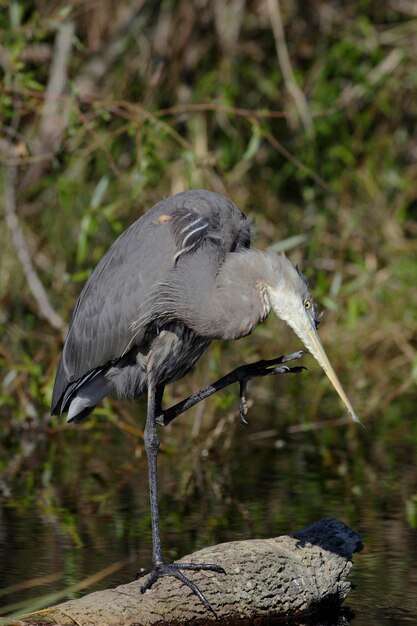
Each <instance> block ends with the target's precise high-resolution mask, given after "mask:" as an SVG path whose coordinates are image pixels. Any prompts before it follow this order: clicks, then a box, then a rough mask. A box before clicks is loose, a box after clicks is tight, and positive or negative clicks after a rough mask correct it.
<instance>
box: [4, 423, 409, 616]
mask: <svg viewBox="0 0 417 626" xmlns="http://www.w3.org/2000/svg"><path fill="white" fill-rule="evenodd" d="M411 419H412V418H410V420H409V421H408V422H407V420H405V422H404V423H403V425H402V429H403V430H402V435H401V436H399V435H398V434H396V431H395V429H394V430H393V432H392V433H391V437H392V438H391V440H390V439H389V437H388V435H387V436H386V437H385V443H384V444H381V443H379V444H376V443H375V441H376V440H377V439H376V433H375V432H373V429H372V427H369V426H368V428H367V429H366V430H365V429H360V430H358V429H357V428H356V427H352V426H344V425H341V426H333V427H331V428H320V429H317V430H315V431H310V432H299V433H291V432H288V429H282V430H280V431H276V430H274V429H272V430H271V424H270V423H268V421H267V422H266V426H267V427H268V428H265V429H260V428H259V425H258V421H257V415H256V411H255V412H254V414H253V415H251V421H250V424H249V426H248V427H246V428H242V427H241V426H240V425H236V424H232V423H230V422H228V421H227V420H226V422H225V423H224V424H223V425H222V424H221V423H219V426H218V432H217V434H216V435H215V436H214V439H215V441H213V440H212V441H210V440H207V441H204V439H202V438H197V439H196V443H195V444H194V446H191V445H190V441H191V432H190V430H191V427H190V423H188V424H186V425H180V426H179V430H177V431H175V430H173V428H175V426H174V427H173V428H171V431H168V432H167V433H165V435H164V434H163V436H162V438H163V443H164V450H163V452H162V453H161V455H160V505H161V518H162V535H163V544H164V549H165V554H166V556H167V557H169V558H176V557H180V556H182V555H184V554H186V553H188V552H191V551H193V550H195V549H197V548H200V547H203V546H205V545H209V544H213V543H217V542H221V541H227V540H233V539H246V538H254V537H269V536H277V535H279V534H282V533H285V532H289V531H294V530H296V529H298V528H301V527H303V526H305V525H307V524H309V523H310V522H313V521H315V520H317V519H319V518H321V517H328V516H334V517H337V518H339V519H342V520H343V521H344V522H346V523H347V524H349V525H350V526H351V527H352V528H354V529H355V530H357V531H358V532H360V533H361V535H362V537H363V542H364V550H363V551H362V552H361V553H360V554H358V555H356V557H355V565H354V568H353V571H352V574H351V580H352V581H353V582H354V583H355V585H356V588H355V590H354V591H353V592H352V593H351V594H350V596H349V597H348V599H347V601H346V603H345V604H346V606H347V607H349V608H350V609H351V611H352V614H351V615H352V616H351V623H352V624H354V626H365V625H374V624H375V625H381V626H382V625H383V626H385V625H391V624H396V625H401V624H407V625H408V624H417V535H416V532H417V531H416V530H415V528H414V527H413V526H414V522H415V519H414V509H413V506H414V505H413V503H414V499H413V497H414V494H415V493H417V475H416V474H417V469H416V463H415V453H414V450H415V446H414V435H415V434H414V432H412V428H413V426H412V421H411ZM261 421H262V420H261ZM264 424H265V420H264ZM176 426H177V425H176ZM178 433H179V434H178ZM174 442H175V447H174ZM399 442H400V443H399ZM206 444H207V445H206ZM135 455H136V457H137V458H136V459H134V457H135ZM35 458H36V460H32V461H31V458H30V455H29V458H28V459H26V461H25V463H24V464H23V465H22V472H21V474H20V475H19V480H18V481H17V483H18V486H14V487H13V489H12V490H11V492H10V493H9V494H8V497H7V498H4V499H3V505H2V507H0V514H1V517H0V589H2V590H4V589H6V588H7V589H8V592H7V593H6V594H4V591H3V592H1V591H0V593H1V594H2V595H1V596H0V605H1V606H3V607H5V606H6V605H10V604H14V603H19V602H22V601H25V602H26V603H27V605H28V606H30V605H31V602H32V601H33V599H38V598H39V597H40V596H42V595H43V594H47V593H52V592H57V591H60V590H63V589H67V588H68V587H70V586H71V585H74V584H76V583H78V582H79V581H81V580H83V579H85V578H86V577H88V576H90V575H93V574H95V573H97V572H99V571H100V570H102V569H103V568H106V567H107V566H109V565H112V564H115V563H117V562H119V561H124V560H126V559H130V562H126V563H124V565H120V567H119V568H118V569H116V571H113V572H112V573H111V574H110V575H108V576H106V577H104V578H101V579H100V580H98V581H96V582H95V583H94V584H92V585H91V586H88V591H91V590H95V589H100V588H104V587H109V586H115V585H117V584H120V583H124V582H128V581H129V580H131V579H132V577H133V575H134V573H135V571H136V569H137V567H138V566H146V565H148V564H149V562H150V555H151V552H150V546H151V540H150V529H149V511H148V491H147V484H146V466H145V460H144V458H143V449H142V442H141V440H140V438H135V437H130V436H127V435H126V434H125V432H124V431H122V430H120V429H118V428H117V427H116V426H115V425H114V424H108V423H107V424H104V425H103V422H100V424H99V426H98V427H97V428H95V429H94V430H93V429H91V430H88V429H86V430H84V429H80V428H79V429H78V430H77V431H75V432H68V431H61V430H58V432H57V433H55V434H54V433H52V434H51V433H49V434H48V435H47V436H46V435H45V438H44V440H41V441H40V442H38V444H37V445H36V446H35ZM39 458H41V459H42V462H41V463H40V462H39ZM32 484H33V485H32ZM54 574H55V575H56V579H54V580H50V581H49V582H48V581H45V582H43V584H38V585H37V586H36V587H32V588H29V589H26V590H24V589H20V590H19V589H15V590H13V586H14V585H17V584H20V583H22V581H29V580H31V579H33V578H37V577H43V576H47V575H54ZM85 592H86V591H74V592H70V593H68V594H67V595H66V596H64V597H62V598H61V601H62V600H64V599H66V598H67V597H77V596H79V595H82V593H85Z"/></svg>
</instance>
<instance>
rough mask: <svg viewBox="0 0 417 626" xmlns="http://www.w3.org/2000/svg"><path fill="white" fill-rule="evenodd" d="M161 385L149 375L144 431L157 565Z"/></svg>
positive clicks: (159, 556) (158, 543)
mask: <svg viewBox="0 0 417 626" xmlns="http://www.w3.org/2000/svg"><path fill="white" fill-rule="evenodd" d="M162 394H163V387H162V388H157V387H156V386H155V384H154V383H153V381H152V379H151V377H150V380H149V386H148V412H147V416H146V425H145V432H144V442H145V451H146V457H147V460H148V480H149V498H150V505H151V524H152V565H153V567H154V568H155V567H157V566H158V565H159V564H160V563H162V562H163V561H162V549H161V533H160V530H159V510H158V468H157V459H158V451H159V443H160V440H159V435H158V433H157V431H156V428H155V417H156V407H157V402H158V403H159V404H160V402H161V400H162Z"/></svg>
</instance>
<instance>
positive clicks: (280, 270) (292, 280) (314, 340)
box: [266, 252, 359, 422]
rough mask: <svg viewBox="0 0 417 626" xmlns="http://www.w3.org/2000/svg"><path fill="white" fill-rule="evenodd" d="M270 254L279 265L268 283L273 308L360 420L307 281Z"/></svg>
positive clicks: (350, 410)
mask: <svg viewBox="0 0 417 626" xmlns="http://www.w3.org/2000/svg"><path fill="white" fill-rule="evenodd" d="M269 254H270V255H271V261H272V263H273V264H274V265H277V267H276V268H275V271H274V272H273V273H274V281H273V282H272V283H271V284H269V285H266V288H267V292H268V298H269V301H270V304H271V307H272V309H273V311H274V312H275V313H276V315H277V316H278V317H280V318H281V319H282V320H284V321H285V322H286V323H287V324H288V325H289V326H290V327H291V328H292V329H293V331H294V332H295V334H296V335H298V337H299V338H300V339H301V341H302V342H303V343H304V345H305V347H306V348H307V350H308V351H309V352H310V353H311V354H312V355H313V356H314V357H315V359H316V360H317V361H318V362H319V364H320V365H321V367H322V368H323V369H324V371H325V373H326V374H327V376H328V378H329V380H330V382H331V383H332V385H333V387H334V388H335V389H336V391H337V393H338V394H339V396H340V398H341V400H342V402H343V403H344V405H345V406H346V408H347V410H348V411H349V413H350V415H351V416H352V419H353V420H354V421H355V422H359V418H358V417H357V415H356V414H355V412H354V410H353V407H352V405H351V403H350V401H349V399H348V397H347V395H346V394H345V392H344V390H343V387H342V385H341V384H340V381H339V379H338V377H337V375H336V372H335V371H334V369H333V367H332V365H331V363H330V361H329V359H328V357H327V354H326V352H325V351H324V348H323V345H322V343H321V341H320V337H319V335H318V332H317V327H318V325H319V322H320V316H319V315H318V313H317V308H316V305H315V303H314V300H313V298H312V297H311V294H310V291H309V288H308V283H307V280H306V279H305V277H304V276H303V275H302V274H301V272H300V271H299V270H298V269H297V268H296V267H294V265H293V264H292V263H291V261H289V260H288V259H287V257H286V256H285V255H284V254H280V255H277V254H275V253H273V252H269ZM272 255H273V257H275V258H273V257H272Z"/></svg>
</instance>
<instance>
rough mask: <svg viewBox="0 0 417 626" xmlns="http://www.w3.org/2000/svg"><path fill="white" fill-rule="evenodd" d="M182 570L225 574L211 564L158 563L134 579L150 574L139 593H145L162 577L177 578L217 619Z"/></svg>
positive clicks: (198, 590)
mask: <svg viewBox="0 0 417 626" xmlns="http://www.w3.org/2000/svg"><path fill="white" fill-rule="evenodd" d="M182 569H185V570H194V571H200V570H209V571H212V572H218V573H219V574H225V573H226V572H225V570H224V569H223V568H222V567H220V566H219V565H214V564H212V563H159V564H158V565H156V566H155V567H154V568H153V569H145V568H141V569H140V570H139V572H138V573H137V574H136V579H138V578H142V576H146V575H147V574H150V576H149V578H148V580H147V581H146V583H145V584H144V585H142V587H141V589H140V591H141V593H145V591H147V590H148V589H150V588H151V587H152V585H153V584H154V583H155V582H156V581H157V580H158V578H162V577H163V576H174V577H175V578H178V580H180V581H181V582H182V583H183V584H184V585H186V586H187V587H189V588H190V589H191V591H192V592H193V593H194V594H195V595H196V596H197V597H198V598H199V600H200V601H201V602H202V603H203V604H204V606H205V607H206V609H207V610H209V611H211V612H212V613H213V615H215V616H216V617H217V613H216V611H215V610H214V609H213V607H212V606H211V604H210V602H209V601H208V600H207V598H206V596H205V595H204V594H203V593H202V592H201V591H200V589H199V588H198V587H197V585H196V584H195V583H193V581H192V580H190V579H189V578H187V577H186V576H184V574H183V573H182V572H181V571H180V570H182Z"/></svg>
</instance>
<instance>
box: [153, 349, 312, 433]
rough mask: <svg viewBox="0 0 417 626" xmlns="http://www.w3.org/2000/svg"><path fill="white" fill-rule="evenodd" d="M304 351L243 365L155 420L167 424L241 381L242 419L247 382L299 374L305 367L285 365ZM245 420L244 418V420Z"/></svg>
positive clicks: (170, 408)
mask: <svg viewBox="0 0 417 626" xmlns="http://www.w3.org/2000/svg"><path fill="white" fill-rule="evenodd" d="M303 354H304V352H303V351H302V350H299V351H298V352H293V353H292V354H288V355H285V356H280V357H277V358H276V359H269V360H262V361H257V362H256V363H249V364H248V365H241V366H240V367H237V368H236V369H235V370H233V371H232V372H229V374H226V376H223V377H222V378H219V380H216V382H214V383H212V384H211V385H208V386H207V387H204V389H200V391H197V392H196V393H193V395H191V396H189V397H188V398H185V400H181V402H178V403H177V404H174V405H173V406H171V407H169V408H167V409H164V410H162V409H161V411H160V412H158V414H157V416H156V418H155V421H156V423H157V424H161V426H167V425H168V424H169V423H170V422H172V420H174V419H175V418H176V417H178V416H179V415H181V414H182V413H184V412H185V411H187V410H188V409H190V408H191V407H192V406H194V405H195V404H197V403H198V402H201V401H202V400H205V399H206V398H208V397H209V396H211V395H212V394H213V393H216V391H219V390H220V389H224V387H228V386H229V385H232V384H233V383H236V382H239V383H240V414H241V419H242V418H244V415H245V402H246V401H245V396H244V394H245V389H246V383H247V382H248V380H250V379H251V378H255V377H257V376H271V375H276V374H298V373H299V372H302V371H303V370H305V369H306V368H305V367H302V366H298V367H288V366H287V365H284V363H288V362H289V361H294V360H296V359H300V358H301V357H302V356H303ZM242 421H243V420H242Z"/></svg>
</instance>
